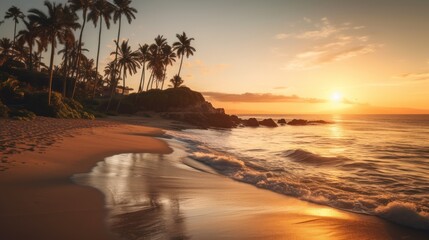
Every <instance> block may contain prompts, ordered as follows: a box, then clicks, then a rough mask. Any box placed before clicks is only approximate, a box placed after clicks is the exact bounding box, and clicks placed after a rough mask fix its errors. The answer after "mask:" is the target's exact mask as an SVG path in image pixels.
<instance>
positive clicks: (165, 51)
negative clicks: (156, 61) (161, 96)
mask: <svg viewBox="0 0 429 240" xmlns="http://www.w3.org/2000/svg"><path fill="white" fill-rule="evenodd" d="M162 57H163V61H162V62H163V64H164V74H163V75H164V76H163V78H162V85H161V90H162V89H163V88H164V81H165V77H166V75H167V67H168V65H173V63H174V62H175V61H176V53H175V52H174V51H173V50H172V48H171V46H170V45H168V44H166V45H165V46H164V47H163V48H162Z"/></svg>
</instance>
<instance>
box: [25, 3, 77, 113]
mask: <svg viewBox="0 0 429 240" xmlns="http://www.w3.org/2000/svg"><path fill="white" fill-rule="evenodd" d="M44 5H45V6H46V7H47V8H48V14H46V13H44V12H42V11H40V10H39V9H34V8H33V9H30V10H29V13H30V14H29V15H28V19H29V20H30V21H32V22H34V23H35V25H36V31H37V33H38V34H39V36H40V37H41V38H42V39H44V40H43V41H46V42H49V43H50V44H51V59H50V62H49V72H50V74H49V92H48V104H49V105H50V104H51V94H52V79H53V76H54V56H55V48H56V46H57V43H58V40H60V39H61V38H62V37H64V36H68V35H73V30H76V29H78V28H79V27H80V24H79V23H77V22H76V21H75V20H76V19H74V18H71V17H69V16H67V13H65V12H64V7H63V6H62V4H58V5H57V4H55V3H50V2H49V1H45V4H44Z"/></svg>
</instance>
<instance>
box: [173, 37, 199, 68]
mask: <svg viewBox="0 0 429 240" xmlns="http://www.w3.org/2000/svg"><path fill="white" fill-rule="evenodd" d="M176 37H177V39H179V41H178V42H175V43H173V50H174V51H177V56H179V58H181V60H180V67H179V73H178V74H177V75H179V76H180V71H181V70H182V64H183V57H184V56H185V54H186V58H189V56H190V55H194V52H195V51H196V50H195V48H194V47H192V46H191V41H192V40H195V39H194V38H188V37H187V36H186V33H185V32H183V34H182V35H180V34H176Z"/></svg>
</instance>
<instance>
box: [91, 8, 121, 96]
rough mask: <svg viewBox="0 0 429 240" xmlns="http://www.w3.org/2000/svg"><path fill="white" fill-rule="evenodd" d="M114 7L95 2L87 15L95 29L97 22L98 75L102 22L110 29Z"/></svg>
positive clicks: (95, 82) (96, 80)
mask: <svg viewBox="0 0 429 240" xmlns="http://www.w3.org/2000/svg"><path fill="white" fill-rule="evenodd" d="M114 9H115V8H114V6H113V5H112V4H111V3H109V2H107V1H106V0H96V1H95V3H94V4H93V5H92V6H91V8H90V12H89V14H88V20H90V21H92V22H93V23H94V26H95V27H97V22H99V24H98V25H99V26H98V27H99V28H100V30H99V33H98V49H97V59H96V63H95V71H96V72H97V73H98V63H99V59H100V43H101V32H102V29H103V20H104V23H105V24H106V27H107V29H109V28H110V19H111V18H112V13H113V11H114ZM97 76H98V74H97V75H96V78H95V79H94V88H93V94H92V97H94V95H95V88H96V87H97V83H98V78H97Z"/></svg>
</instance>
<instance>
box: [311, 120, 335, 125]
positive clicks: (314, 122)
mask: <svg viewBox="0 0 429 240" xmlns="http://www.w3.org/2000/svg"><path fill="white" fill-rule="evenodd" d="M308 124H310V125H317V124H330V122H327V121H324V120H316V121H308Z"/></svg>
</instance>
